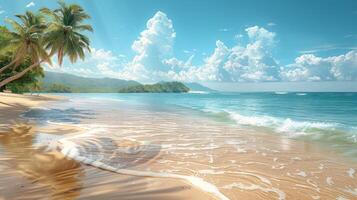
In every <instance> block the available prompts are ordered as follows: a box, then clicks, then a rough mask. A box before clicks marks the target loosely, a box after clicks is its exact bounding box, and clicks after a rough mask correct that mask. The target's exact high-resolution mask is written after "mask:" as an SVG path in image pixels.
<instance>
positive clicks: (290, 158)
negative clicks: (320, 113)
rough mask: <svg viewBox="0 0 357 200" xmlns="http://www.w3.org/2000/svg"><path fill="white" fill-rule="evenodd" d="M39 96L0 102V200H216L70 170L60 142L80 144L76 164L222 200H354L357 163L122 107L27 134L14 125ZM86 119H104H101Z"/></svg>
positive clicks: (274, 139) (275, 138)
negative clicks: (45, 142) (44, 140)
mask: <svg viewBox="0 0 357 200" xmlns="http://www.w3.org/2000/svg"><path fill="white" fill-rule="evenodd" d="M47 98H48V97H32V96H26V97H23V96H17V95H15V96H6V98H3V96H1V95H0V102H1V103H0V104H4V105H5V106H2V107H0V120H1V125H2V127H3V128H7V129H6V130H5V129H4V130H2V131H0V132H1V133H0V160H1V162H0V199H217V198H216V197H217V196H215V195H214V194H210V193H207V192H205V191H204V190H202V188H200V187H197V186H195V185H193V184H191V183H189V182H188V181H186V180H184V179H180V178H170V177H168V178H162V177H161V178H158V177H156V178H155V175H154V176H151V177H145V176H141V175H140V176H133V175H127V174H125V173H124V174H120V173H114V172H111V171H106V170H102V169H99V168H96V167H93V166H92V165H85V164H83V163H81V162H76V161H74V160H72V159H70V158H68V157H65V156H64V155H63V154H61V153H60V150H61V148H63V146H65V141H72V142H73V141H75V142H76V144H80V148H79V150H81V151H80V152H81V153H80V154H79V156H80V155H82V154H84V155H91V157H92V159H95V158H99V157H100V163H99V164H101V165H103V166H104V165H105V166H110V167H113V168H115V167H116V169H119V171H120V169H123V168H124V169H130V170H133V171H138V172H144V173H146V172H154V173H155V174H160V173H162V174H174V175H183V176H188V177H198V178H200V179H201V180H203V181H205V182H208V183H210V184H212V185H214V186H216V187H217V189H219V191H220V192H221V193H223V194H224V195H225V196H226V197H227V198H229V199H338V198H340V199H342V198H345V199H356V198H357V174H356V173H354V171H355V170H356V169H357V164H356V163H355V162H352V161H350V160H349V159H347V158H345V157H342V156H341V155H339V154H337V153H336V152H331V151H328V150H327V149H326V148H323V147H321V145H319V144H315V143H313V142H305V141H297V140H292V139H289V138H285V137H282V136H279V135H273V134H265V133H263V132H260V131H256V130H244V129H241V128H239V127H235V126H228V125H223V124H220V123H218V122H217V123H216V122H207V121H205V120H200V119H189V120H188V119H187V118H182V117H181V116H177V115H173V114H172V115H170V114H166V115H156V114H155V115H154V114H150V113H145V111H142V110H141V112H144V114H142V115H138V113H139V112H135V110H130V109H128V108H127V109H124V108H122V109H121V115H122V117H119V118H117V119H116V120H117V121H118V126H117V127H109V128H108V127H106V128H103V127H101V128H98V127H91V126H90V124H91V121H90V120H88V121H85V120H84V121H83V125H80V126H78V125H73V126H71V125H63V124H61V125H59V124H49V125H46V126H41V127H37V126H36V125H35V124H33V123H31V122H26V121H23V119H21V118H19V117H18V116H19V114H20V113H21V112H23V111H24V110H25V109H27V108H28V107H31V106H39V105H41V103H45V102H47V101H48V100H50V99H47ZM13 109H14V110H13ZM96 120H99V121H100V120H104V121H106V120H110V113H109V114H103V115H98V119H96ZM137 122H140V124H138V123H137ZM96 128H98V131H97V132H96V130H95V129H96ZM89 131H92V132H95V133H98V135H88V134H87V132H89ZM41 133H46V134H53V135H66V136H67V135H68V136H73V135H77V136H80V137H74V138H73V139H71V137H68V138H69V139H64V140H60V141H61V142H62V143H59V145H58V147H56V148H58V149H56V148H51V149H48V148H46V146H38V145H37V144H36V142H35V141H36V137H37V136H38V135H39V134H41ZM108 133H110V134H108ZM61 145H62V146H61ZM56 150H58V151H56ZM84 155H83V156H84ZM103 155H104V157H103ZM123 163H124V164H125V165H124V166H123ZM97 164H98V163H97ZM118 164H121V165H120V167H118V166H117V165H118ZM93 165H95V163H94V164H93ZM203 187H204V186H203Z"/></svg>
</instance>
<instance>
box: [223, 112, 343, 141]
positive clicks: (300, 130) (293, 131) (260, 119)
mask: <svg viewBox="0 0 357 200" xmlns="http://www.w3.org/2000/svg"><path fill="white" fill-rule="evenodd" d="M229 113H230V116H231V118H232V119H234V120H235V121H236V122H237V123H238V124H240V125H249V126H258V127H269V128H273V129H274V130H275V131H277V132H280V133H287V134H289V135H290V136H297V135H304V134H307V133H309V131H310V130H313V129H321V130H335V128H336V126H337V124H334V123H324V122H307V121H294V120H292V119H290V118H286V119H281V118H276V117H272V116H245V115H241V114H239V113H236V112H229Z"/></svg>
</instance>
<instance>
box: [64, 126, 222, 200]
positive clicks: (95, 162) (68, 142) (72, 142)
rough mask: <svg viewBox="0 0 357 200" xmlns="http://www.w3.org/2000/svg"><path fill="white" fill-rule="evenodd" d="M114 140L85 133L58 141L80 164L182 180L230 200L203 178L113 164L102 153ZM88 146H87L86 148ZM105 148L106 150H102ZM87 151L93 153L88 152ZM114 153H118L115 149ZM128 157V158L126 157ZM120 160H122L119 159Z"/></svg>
mask: <svg viewBox="0 0 357 200" xmlns="http://www.w3.org/2000/svg"><path fill="white" fill-rule="evenodd" d="M91 140H95V141H96V142H97V143H96V144H95V145H94V144H93V143H91ZM111 140H112V139H111V138H109V137H107V138H103V137H101V138H99V140H98V138H97V140H96V139H94V138H93V135H92V133H83V134H80V135H76V136H73V137H68V138H63V139H60V140H58V144H59V146H60V149H61V153H63V154H64V155H65V156H67V157H69V158H72V159H74V160H76V161H78V162H82V163H85V164H88V165H92V166H94V167H98V168H101V169H104V170H108V171H112V172H116V173H120V174H126V175H133V176H143V177H157V178H172V179H181V180H184V181H186V182H188V183H189V184H191V185H193V186H194V187H197V188H199V189H200V190H202V191H204V192H207V193H209V194H211V195H213V196H215V197H217V198H218V199H221V200H228V198H227V197H226V196H225V195H224V194H223V193H221V192H220V191H219V189H218V188H217V187H216V186H215V185H214V184H211V183H209V182H207V181H205V180H203V179H202V178H199V177H196V176H186V175H180V174H173V173H166V172H153V171H139V170H131V169H128V168H125V167H126V166H125V164H124V163H113V162H112V160H113V159H107V156H105V155H103V154H102V153H101V151H106V152H108V148H109V149H110V145H108V141H111ZM102 141H106V143H105V144H100V143H101V142H102ZM86 145H87V146H86ZM104 146H105V148H106V150H102V149H101V148H103V147H104ZM115 148H117V147H115ZM87 150H89V151H91V152H88V151H87ZM112 150H113V152H114V151H117V150H115V149H114V146H113V149H112ZM146 150H147V152H152V150H150V149H149V150H148V149H144V150H142V151H146ZM139 151H140V150H139ZM93 152H97V153H96V154H91V153H93ZM121 153H125V154H130V153H133V156H135V157H141V156H138V155H137V153H138V151H135V152H130V151H121ZM126 157H127V156H126ZM119 160H120V159H119Z"/></svg>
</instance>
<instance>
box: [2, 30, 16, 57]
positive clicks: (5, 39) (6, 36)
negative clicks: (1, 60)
mask: <svg viewBox="0 0 357 200" xmlns="http://www.w3.org/2000/svg"><path fill="white" fill-rule="evenodd" d="M11 38H12V37H11V33H10V31H9V30H8V29H7V28H6V27H5V26H0V55H5V54H9V53H10V52H13V51H14V48H13V47H11V46H10V43H11Z"/></svg>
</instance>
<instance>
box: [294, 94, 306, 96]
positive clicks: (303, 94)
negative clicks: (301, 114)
mask: <svg viewBox="0 0 357 200" xmlns="http://www.w3.org/2000/svg"><path fill="white" fill-rule="evenodd" d="M296 95H298V96H305V95H307V94H306V93H296Z"/></svg>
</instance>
